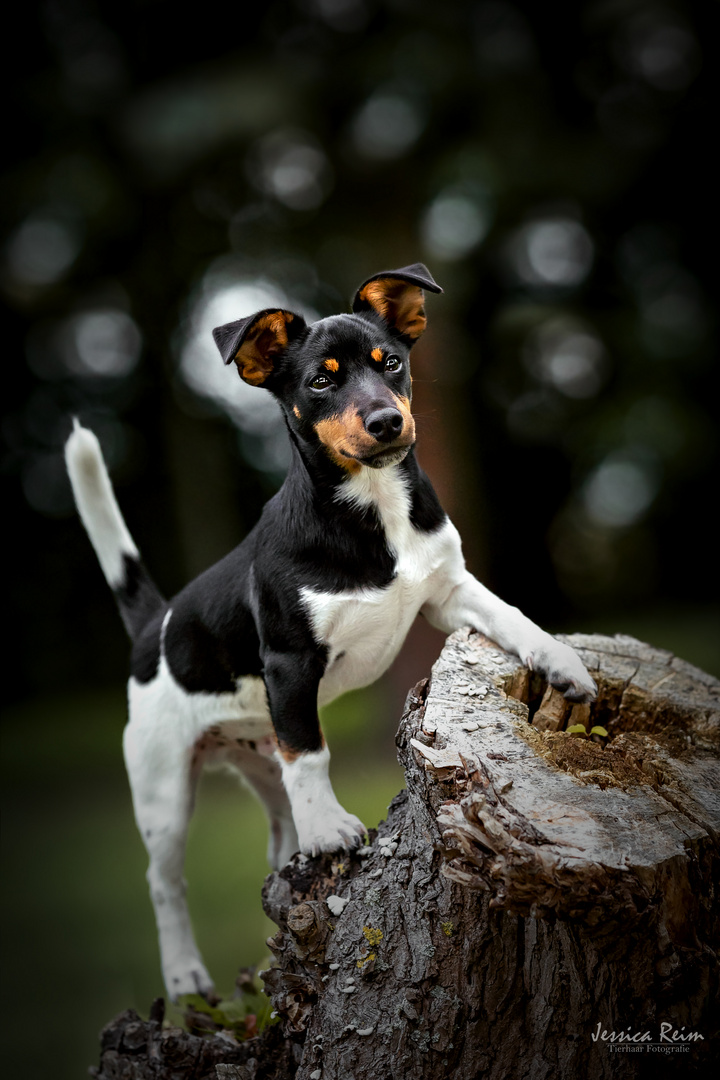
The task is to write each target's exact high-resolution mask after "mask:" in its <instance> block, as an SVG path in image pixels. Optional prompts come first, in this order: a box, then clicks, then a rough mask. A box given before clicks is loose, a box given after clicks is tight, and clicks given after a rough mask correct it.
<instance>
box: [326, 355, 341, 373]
mask: <svg viewBox="0 0 720 1080" xmlns="http://www.w3.org/2000/svg"><path fill="white" fill-rule="evenodd" d="M323 367H326V368H327V369H328V371H337V370H338V368H339V367H340V365H339V364H338V362H337V360H333V359H332V357H330V358H329V359H328V360H326V361H325V362H324V364H323Z"/></svg>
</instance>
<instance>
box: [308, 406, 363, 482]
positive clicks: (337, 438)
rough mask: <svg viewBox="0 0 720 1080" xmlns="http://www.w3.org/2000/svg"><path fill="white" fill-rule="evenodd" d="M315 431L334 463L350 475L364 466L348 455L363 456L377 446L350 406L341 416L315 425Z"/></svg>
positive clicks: (353, 407) (332, 417)
mask: <svg viewBox="0 0 720 1080" xmlns="http://www.w3.org/2000/svg"><path fill="white" fill-rule="evenodd" d="M315 431H316V432H317V436H318V438H319V439H320V442H321V443H322V444H323V446H324V447H325V449H326V450H327V452H328V454H329V456H330V458H331V459H332V461H334V462H335V464H336V465H339V466H340V467H341V468H342V469H345V470H346V471H347V472H349V473H356V472H358V471H359V470H360V469H361V468H362V465H361V464H360V462H359V461H355V460H354V459H353V457H348V456H347V454H352V455H360V456H363V454H364V453H367V452H368V451H369V450H371V449H372V447H373V446H374V445H375V440H374V439H373V438H372V437H371V436H369V435H368V433H367V432H366V431H365V425H364V424H363V422H362V418H361V417H360V416H358V412H357V409H356V407H355V406H354V405H350V406H349V407H348V408H347V409H346V410H345V412H343V413H341V414H340V415H339V416H331V417H330V418H329V419H328V420H320V422H319V423H317V424H316V425H315ZM343 450H344V451H345V453H343Z"/></svg>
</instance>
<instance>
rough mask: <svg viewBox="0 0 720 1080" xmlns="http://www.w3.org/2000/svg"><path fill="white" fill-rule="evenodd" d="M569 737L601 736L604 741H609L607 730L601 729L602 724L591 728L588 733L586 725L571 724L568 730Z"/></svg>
mask: <svg viewBox="0 0 720 1080" xmlns="http://www.w3.org/2000/svg"><path fill="white" fill-rule="evenodd" d="M566 731H567V733H568V735H581V736H583V737H584V738H586V739H587V738H590V737H591V736H593V735H600V736H601V737H602V738H603V739H607V737H608V732H607V728H604V727H601V725H600V724H596V725H595V727H591V728H590V730H589V731H588V730H587V728H586V727H585V725H584V724H571V726H570V727H569V728H566Z"/></svg>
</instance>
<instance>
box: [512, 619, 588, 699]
mask: <svg viewBox="0 0 720 1080" xmlns="http://www.w3.org/2000/svg"><path fill="white" fill-rule="evenodd" d="M525 664H526V666H527V667H529V668H530V670H531V671H537V673H538V674H539V675H542V677H543V679H545V681H546V682H548V683H550V685H551V686H552V687H554V688H555V690H559V691H560V693H561V694H564V695H565V697H566V698H567V699H568V701H579V702H584V701H594V700H595V698H596V697H597V686H596V685H595V681H594V679H593V678H592V676H591V675H590V673H589V671H588V670H587V668H586V667H585V665H584V664H583V662H582V660H581V659H580V657H579V656H578V654H577V653H576V652H575V650H574V649H571V648H570V646H569V645H565V644H563V642H562V641H556V640H555V639H554V638H551V637H550V636H549V635H548V640H547V642H543V643H542V644H541V645H539V646H538V647H536V648H534V649H533V650H532V652H531V653H530V654H529V655H528V656H527V657H526V658H525Z"/></svg>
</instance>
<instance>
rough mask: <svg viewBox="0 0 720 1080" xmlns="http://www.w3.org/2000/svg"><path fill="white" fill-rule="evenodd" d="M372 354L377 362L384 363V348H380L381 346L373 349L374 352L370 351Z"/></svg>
mask: <svg viewBox="0 0 720 1080" xmlns="http://www.w3.org/2000/svg"><path fill="white" fill-rule="evenodd" d="M370 355H371V356H372V358H373V360H374V361H375V363H376V364H380V363H382V358H383V354H382V349H380V348H377V349H373V350H372V352H371V353H370Z"/></svg>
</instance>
